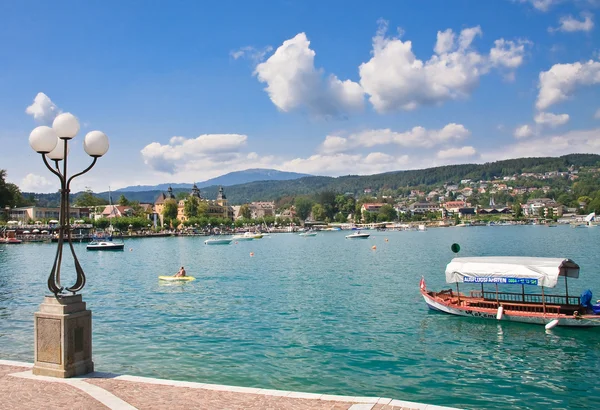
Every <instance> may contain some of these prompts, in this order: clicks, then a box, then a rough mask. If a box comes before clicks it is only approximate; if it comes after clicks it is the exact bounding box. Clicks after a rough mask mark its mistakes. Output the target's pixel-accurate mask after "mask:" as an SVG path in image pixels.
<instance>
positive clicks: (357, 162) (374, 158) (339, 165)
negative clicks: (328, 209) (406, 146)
mask: <svg viewBox="0 0 600 410" xmlns="http://www.w3.org/2000/svg"><path fill="white" fill-rule="evenodd" d="M408 164H411V161H409V157H408V155H402V156H399V157H395V156H392V155H388V154H384V153H381V152H373V153H370V154H368V155H366V156H365V155H362V154H333V155H321V154H317V155H311V156H310V157H307V158H294V159H292V160H289V161H284V162H283V163H281V165H280V166H279V169H282V170H284V171H292V172H304V173H309V174H314V175H331V176H339V175H347V174H362V175H368V174H376V173H381V172H387V171H395V170H398V169H402V168H405V167H406V166H407V165H408Z"/></svg>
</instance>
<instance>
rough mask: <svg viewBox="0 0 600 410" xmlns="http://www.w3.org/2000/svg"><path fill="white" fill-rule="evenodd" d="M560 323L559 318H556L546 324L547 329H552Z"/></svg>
mask: <svg viewBox="0 0 600 410" xmlns="http://www.w3.org/2000/svg"><path fill="white" fill-rule="evenodd" d="M556 325H558V319H554V320H553V321H551V322H550V323H548V324H547V325H546V330H550V329H552V328H553V327H554V326H556Z"/></svg>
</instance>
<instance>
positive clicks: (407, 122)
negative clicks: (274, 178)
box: [0, 0, 600, 192]
mask: <svg viewBox="0 0 600 410" xmlns="http://www.w3.org/2000/svg"><path fill="white" fill-rule="evenodd" d="M599 12H600V0H487V1H479V0H453V1H447V0H420V1H408V0H404V1H400V0H389V1H384V0H382V1H376V2H368V3H367V2H364V1H351V0H328V1H312V0H297V1H296V0H280V1H276V0H273V1H266V0H259V1H254V2H247V1H241V0H240V1H228V0H224V1H220V2H196V1H191V0H189V1H180V0H175V1H153V0H128V1H112V0H104V1H99V0H90V1H85V2H83V1H78V0H70V1H66V0H65V1H55V2H49V1H31V0H23V1H18V2H15V1H12V2H11V1H4V2H0V169H5V170H6V171H7V179H8V181H10V182H13V183H16V184H17V185H19V187H20V188H21V190H22V191H25V192H30V191H34V192H55V191H56V190H57V189H58V187H59V183H58V179H57V178H56V177H55V176H54V175H52V174H51V173H50V172H49V171H48V170H47V169H46V168H45V166H44V164H43V161H42V159H41V158H39V156H40V154H37V153H35V152H34V151H33V150H32V149H31V147H30V146H29V142H28V139H29V134H30V132H31V131H32V130H33V129H34V128H35V127H37V126H41V125H51V124H52V121H53V119H54V118H55V117H56V115H58V114H60V113H63V112H70V113H72V114H74V115H75V116H76V117H77V118H78V119H79V122H80V124H81V130H80V132H79V134H78V135H77V136H76V137H75V138H74V139H73V140H72V141H71V143H70V154H69V160H68V168H69V173H71V172H79V171H81V170H83V169H84V168H85V167H87V165H88V164H89V163H90V162H91V158H90V157H88V156H87V155H86V154H85V152H84V151H83V146H82V143H83V139H84V137H85V135H86V134H87V133H88V132H90V131H93V130H101V131H103V132H105V133H106V134H107V135H108V137H109V142H110V149H109V151H108V153H107V154H106V155H105V156H104V157H102V158H100V159H99V160H98V162H97V164H96V166H95V167H94V168H92V170H91V171H89V172H88V173H87V174H85V175H83V176H81V177H78V178H77V179H75V180H74V181H73V184H72V187H71V189H72V191H74V192H77V191H80V190H83V189H85V188H90V189H92V190H94V191H96V192H101V191H106V190H108V189H109V186H110V188H111V189H117V188H123V187H126V186H131V185H139V184H142V185H154V184H158V183H166V182H187V183H191V182H200V181H204V180H207V179H209V178H213V177H216V176H219V175H222V174H225V173H227V172H231V171H238V170H244V169H249V168H274V169H278V170H282V171H295V172H302V173H309V174H314V175H329V176H340V175H349V174H353V175H356V174H358V175H367V174H374V173H380V172H387V171H395V170H405V169H419V168H428V167H433V166H439V165H446V164H457V163H474V162H475V163H483V162H489V161H496V160H500V159H507V158H518V157H532V156H559V155H564V154H568V153H597V154H600V98H598V97H600V34H599V28H598V27H597V25H598V22H597V20H598V14H599Z"/></svg>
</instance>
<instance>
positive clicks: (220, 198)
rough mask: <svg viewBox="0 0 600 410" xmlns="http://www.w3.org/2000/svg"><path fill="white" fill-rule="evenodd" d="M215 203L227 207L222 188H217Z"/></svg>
mask: <svg viewBox="0 0 600 410" xmlns="http://www.w3.org/2000/svg"><path fill="white" fill-rule="evenodd" d="M217 203H218V204H219V205H220V206H223V207H227V197H226V196H225V191H223V187H222V186H220V187H219V193H218V194H217Z"/></svg>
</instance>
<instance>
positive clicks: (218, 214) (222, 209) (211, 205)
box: [154, 184, 234, 226]
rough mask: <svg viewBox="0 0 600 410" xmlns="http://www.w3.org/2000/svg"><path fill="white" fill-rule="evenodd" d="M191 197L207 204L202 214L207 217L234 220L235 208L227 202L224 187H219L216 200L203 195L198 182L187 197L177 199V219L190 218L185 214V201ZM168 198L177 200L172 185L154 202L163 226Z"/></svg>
mask: <svg viewBox="0 0 600 410" xmlns="http://www.w3.org/2000/svg"><path fill="white" fill-rule="evenodd" d="M190 198H195V199H196V200H198V201H199V202H200V203H205V204H206V205H207V209H206V213H205V214H204V215H202V216H204V217H207V218H227V219H230V220H232V221H233V218H234V211H233V208H232V207H230V206H228V204H227V197H226V196H225V191H224V190H223V187H220V188H219V192H218V193H217V199H216V200H209V199H205V198H203V197H202V195H201V194H200V190H199V189H198V187H197V186H196V184H194V185H193V186H192V190H191V192H190V194H189V196H188V197H187V198H183V199H181V200H179V201H177V219H179V221H181V222H184V221H186V220H187V219H188V218H187V217H186V215H185V203H186V201H188V200H189V199H190ZM168 200H176V198H175V195H173V189H172V188H171V187H169V189H168V190H167V194H164V193H161V194H160V195H159V196H158V198H157V199H156V201H155V202H154V213H155V214H156V215H157V216H158V218H159V219H160V225H161V226H164V216H163V210H164V206H165V202H166V201H168Z"/></svg>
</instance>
